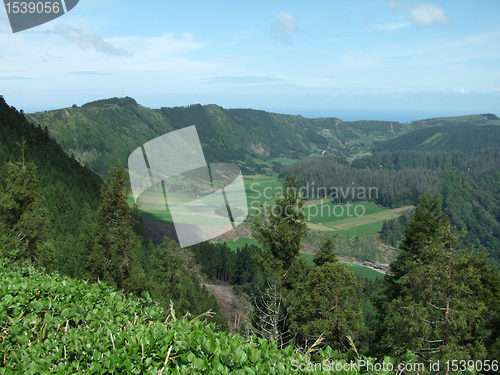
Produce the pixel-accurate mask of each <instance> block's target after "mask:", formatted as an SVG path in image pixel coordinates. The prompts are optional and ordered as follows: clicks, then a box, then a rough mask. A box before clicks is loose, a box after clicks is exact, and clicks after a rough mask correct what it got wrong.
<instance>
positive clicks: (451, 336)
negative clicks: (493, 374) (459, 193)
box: [381, 194, 486, 360]
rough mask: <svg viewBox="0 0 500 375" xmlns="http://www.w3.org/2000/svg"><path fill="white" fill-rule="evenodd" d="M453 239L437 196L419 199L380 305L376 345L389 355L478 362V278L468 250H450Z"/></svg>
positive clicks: (480, 354) (480, 312)
mask: <svg viewBox="0 0 500 375" xmlns="http://www.w3.org/2000/svg"><path fill="white" fill-rule="evenodd" d="M457 240H458V235H457V234H454V233H453V232H452V228H451V225H450V224H449V220H448V218H447V216H446V215H444V214H443V213H442V212H441V210H440V208H439V199H438V197H437V196H433V195H429V194H428V195H425V196H423V197H421V198H420V201H419V205H418V206H417V208H416V210H415V214H414V215H413V216H412V218H411V219H410V222H409V225H408V228H407V230H406V236H405V239H404V241H403V242H402V244H401V246H400V254H399V255H398V257H397V259H396V260H395V261H394V262H393V264H392V265H391V268H392V269H393V276H389V277H388V278H387V279H386V284H387V285H386V290H385V293H386V299H385V300H384V301H383V303H382V304H381V307H382V308H381V310H382V314H383V319H384V322H385V325H386V331H385V333H384V334H383V338H382V343H383V345H384V346H385V347H386V349H387V350H388V351H390V352H392V353H393V354H396V355H401V354H403V353H404V352H406V350H407V349H410V350H412V351H413V352H415V353H417V354H418V355H420V356H421V357H422V358H423V359H425V360H436V359H440V360H446V359H456V358H460V359H470V358H473V359H479V358H483V356H484V354H485V348H484V345H483V343H482V342H481V335H480V332H479V331H480V328H481V323H482V318H483V314H484V312H485V309H486V307H485V304H484V303H483V301H481V300H480V299H479V298H477V296H476V292H477V291H478V290H481V289H482V286H481V275H480V272H479V268H478V267H476V265H477V262H476V257H475V256H474V254H473V252H472V251H471V250H466V251H460V252H459V251H456V250H455V249H454V245H455V244H456V242H457Z"/></svg>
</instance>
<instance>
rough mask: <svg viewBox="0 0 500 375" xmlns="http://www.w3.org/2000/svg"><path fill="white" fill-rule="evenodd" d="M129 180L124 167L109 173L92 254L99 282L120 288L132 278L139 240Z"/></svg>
mask: <svg viewBox="0 0 500 375" xmlns="http://www.w3.org/2000/svg"><path fill="white" fill-rule="evenodd" d="M129 193H130V185H129V182H128V176H127V173H126V172H125V169H124V168H123V166H122V165H118V166H116V167H114V168H112V169H111V170H110V171H109V175H108V177H107V178H106V180H105V181H104V183H103V185H102V187H101V195H100V196H101V201H100V205H99V209H98V223H97V227H96V234H95V243H96V245H95V248H94V250H93V252H92V254H91V259H90V263H91V267H92V268H93V270H94V272H95V274H96V275H98V277H99V278H101V279H104V280H106V281H110V282H112V283H114V284H116V285H117V286H118V287H120V286H121V285H122V283H123V282H124V281H125V280H126V279H127V278H128V277H129V276H130V273H131V262H132V258H133V253H134V249H135V248H136V247H137V246H138V245H139V240H138V238H137V236H136V234H135V233H134V231H133V227H134V225H135V223H136V221H137V220H138V217H139V214H140V211H139V210H138V208H137V207H136V206H135V205H134V207H133V208H130V207H129V205H128V203H127V198H128V196H129Z"/></svg>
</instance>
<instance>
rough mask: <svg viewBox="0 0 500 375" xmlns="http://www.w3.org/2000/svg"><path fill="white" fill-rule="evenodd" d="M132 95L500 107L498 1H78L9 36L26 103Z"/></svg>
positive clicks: (393, 111) (19, 99)
mask: <svg viewBox="0 0 500 375" xmlns="http://www.w3.org/2000/svg"><path fill="white" fill-rule="evenodd" d="M122 87H123V90H124V94H125V95H126V96H131V97H133V98H135V99H136V100H137V101H138V102H139V103H140V104H142V105H144V106H147V107H152V108H159V107H162V106H167V107H171V106H179V105H189V104H193V103H201V104H209V103H215V104H218V105H221V106H223V107H225V108H254V109H263V110H268V111H273V112H279V113H290V114H301V115H303V116H305V117H339V118H341V119H344V120H357V119H367V120H369V119H385V120H394V121H402V122H404V121H409V120H417V119H422V118H430V117H437V116H451V115H464V114H475V113H495V114H497V115H499V116H500V1H496V0H491V1H477V2H471V1H429V2H409V1H403V0H400V1H360V0H357V1H332V0H329V1H310V2H307V3H306V2H305V1H272V2H269V1H257V0H254V1H243V0H242V1H234V0H233V1H213V2H206V1H176V0H172V1H164V0H143V1H131V0H130V1H129V0H80V3H79V4H78V5H77V6H76V7H75V8H74V9H73V10H72V11H71V12H69V13H68V14H66V15H64V16H62V17H59V18H57V19H56V20H54V21H51V22H49V23H46V24H44V25H41V26H38V27H36V28H33V29H30V30H26V31H23V32H19V33H15V34H13V33H12V31H11V29H10V26H9V24H8V20H7V13H6V10H4V8H2V9H0V94H3V95H4V96H5V99H6V100H7V102H8V103H9V104H11V105H13V106H15V107H16V108H18V109H21V108H22V109H24V110H25V111H26V112H33V111H37V110H45V109H55V108H63V107H69V106H71V105H72V104H77V105H82V104H84V103H86V102H88V101H92V100H96V99H102V98H109V97H115V96H121V94H122Z"/></svg>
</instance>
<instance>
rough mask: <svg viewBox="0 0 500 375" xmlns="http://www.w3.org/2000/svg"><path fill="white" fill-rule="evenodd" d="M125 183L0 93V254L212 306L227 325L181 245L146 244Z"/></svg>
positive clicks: (184, 305) (183, 304)
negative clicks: (103, 174)
mask: <svg viewBox="0 0 500 375" xmlns="http://www.w3.org/2000/svg"><path fill="white" fill-rule="evenodd" d="M128 189H129V187H128V175H127V174H126V172H125V171H124V170H123V168H121V167H119V166H117V167H116V168H113V169H112V170H111V171H110V173H109V174H108V176H107V178H106V179H105V180H104V182H102V181H101V180H100V179H99V177H98V176H97V175H96V174H95V173H93V172H92V171H90V170H89V169H87V168H86V167H82V166H81V165H80V163H78V162H77V161H76V160H74V159H72V158H70V157H69V156H67V155H66V154H65V153H64V151H63V150H62V149H61V147H60V146H59V145H58V144H57V143H56V142H55V141H54V140H53V139H51V134H50V133H49V131H48V130H47V129H42V128H41V127H34V126H32V125H31V124H30V123H29V122H28V121H27V120H26V118H25V116H24V114H23V113H20V112H18V111H17V110H16V109H15V108H13V107H10V106H9V105H7V104H6V102H5V101H4V100H3V98H1V101H0V256H1V257H6V258H8V259H10V260H12V261H23V260H26V261H29V262H31V263H32V264H34V265H37V266H43V267H45V268H46V269H47V270H48V271H57V272H59V273H61V274H64V275H68V276H71V277H77V278H81V279H86V280H90V281H91V282H95V281H98V280H101V281H102V280H105V281H107V282H108V283H109V284H110V285H113V286H117V287H120V288H122V289H124V290H126V291H127V293H128V292H132V293H135V294H137V295H142V294H144V293H149V294H150V295H151V296H152V297H153V298H154V299H155V300H156V301H157V302H159V303H161V304H162V305H163V306H168V304H169V303H170V301H171V300H172V301H173V302H174V303H175V304H176V308H177V309H178V311H179V312H180V313H182V314H183V313H185V312H186V311H190V312H191V313H193V314H196V313H201V312H204V311H207V310H209V309H212V310H213V311H215V312H217V313H218V314H217V315H216V316H215V317H214V318H213V319H214V321H216V322H217V324H218V325H219V327H221V328H222V329H226V328H227V322H226V320H225V317H224V316H223V315H222V314H220V309H219V305H218V304H217V301H216V300H215V299H214V298H213V297H212V296H210V295H209V294H208V292H207V291H206V290H205V289H202V288H201V286H200V283H199V280H198V279H197V278H196V276H194V275H191V274H190V273H189V272H187V270H186V269H185V267H184V266H183V263H182V261H181V259H180V258H179V255H178V250H179V246H178V245H177V244H176V243H175V242H173V241H168V240H166V241H165V242H164V243H162V244H159V245H156V246H154V245H153V244H150V243H148V241H147V240H146V238H145V235H144V229H143V226H142V223H141V222H140V221H139V220H138V218H137V212H136V211H135V210H133V209H132V210H131V209H130V207H129V206H128V204H127V202H126V199H127V198H128V191H129V190H128Z"/></svg>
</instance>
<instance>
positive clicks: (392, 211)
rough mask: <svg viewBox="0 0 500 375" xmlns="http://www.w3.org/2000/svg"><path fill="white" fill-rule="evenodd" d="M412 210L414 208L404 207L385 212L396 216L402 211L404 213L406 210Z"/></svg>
mask: <svg viewBox="0 0 500 375" xmlns="http://www.w3.org/2000/svg"><path fill="white" fill-rule="evenodd" d="M412 208H415V206H405V207H399V208H393V209H392V210H389V211H387V212H391V213H393V214H396V213H398V212H402V211H406V210H411V209H412Z"/></svg>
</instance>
